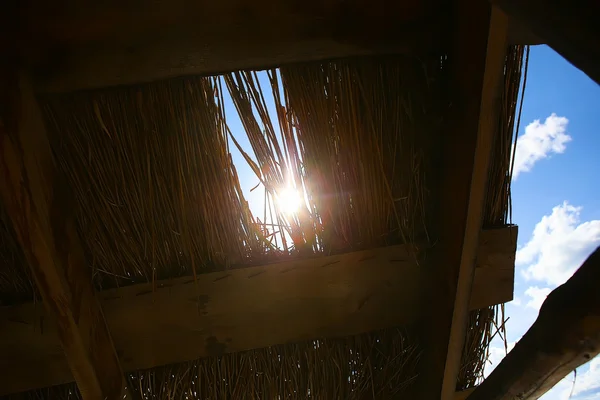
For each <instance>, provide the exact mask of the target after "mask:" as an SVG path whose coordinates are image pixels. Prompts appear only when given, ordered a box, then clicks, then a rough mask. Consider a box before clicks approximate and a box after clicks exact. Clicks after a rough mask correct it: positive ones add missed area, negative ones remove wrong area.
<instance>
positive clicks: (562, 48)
mask: <svg viewBox="0 0 600 400" xmlns="http://www.w3.org/2000/svg"><path fill="white" fill-rule="evenodd" d="M492 3H494V4H495V5H497V6H498V7H500V8H502V10H504V12H506V13H507V14H508V15H510V16H511V17H512V18H513V19H514V20H516V21H519V23H521V24H522V25H525V26H527V27H528V29H529V30H530V31H531V32H532V33H533V34H534V35H536V36H537V37H539V38H540V39H541V40H542V41H544V43H547V44H548V45H550V46H551V47H552V48H553V49H554V50H556V51H557V52H558V53H560V54H561V55H562V56H563V57H564V58H565V59H567V60H568V61H569V62H571V63H572V64H573V65H574V66H575V67H577V68H579V69H580V70H582V71H583V72H584V73H586V74H587V75H588V76H589V77H590V78H591V79H593V80H594V81H595V82H596V83H598V84H600V46H599V45H598V43H600V25H599V24H598V15H600V2H598V1H596V0H580V1H569V0H492Z"/></svg>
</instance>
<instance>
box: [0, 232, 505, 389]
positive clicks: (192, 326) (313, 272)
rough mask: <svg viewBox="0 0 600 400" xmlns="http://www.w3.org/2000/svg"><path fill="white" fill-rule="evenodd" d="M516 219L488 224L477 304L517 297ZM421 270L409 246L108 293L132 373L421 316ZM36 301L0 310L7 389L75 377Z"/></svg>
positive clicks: (0, 369) (108, 310) (2, 376)
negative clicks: (491, 227) (507, 223)
mask: <svg viewBox="0 0 600 400" xmlns="http://www.w3.org/2000/svg"><path fill="white" fill-rule="evenodd" d="M516 233H517V228H516V227H510V228H504V229H497V230H490V231H484V233H483V234H482V238H481V245H480V247H479V253H478V261H477V263H478V264H477V265H478V268H477V271H476V274H475V285H474V291H473V296H472V298H471V306H470V307H471V308H472V309H473V308H479V307H484V306H489V305H493V304H499V303H502V302H506V301H510V300H511V299H512V293H513V277H514V257H515V252H516ZM422 273H423V272H422V269H421V268H420V267H418V266H417V264H416V262H415V261H413V256H411V255H409V252H408V249H407V247H406V246H393V247H387V248H381V249H375V250H370V251H362V252H356V253H350V254H345V255H339V256H330V257H323V258H316V259H308V260H301V261H290V262H285V263H278V264H271V265H266V266H257V267H251V268H243V269H233V270H229V271H227V272H218V273H210V274H203V275H199V276H198V280H197V283H196V284H195V283H194V281H193V279H192V278H190V277H184V278H179V279H174V280H169V281H163V282H159V284H158V285H157V287H158V289H156V291H155V292H153V290H152V285H150V284H143V285H134V286H130V287H125V288H121V289H118V290H107V291H104V292H101V293H100V297H101V302H102V306H103V309H104V312H105V315H106V319H107V321H108V324H109V326H110V330H111V333H112V335H113V338H114V342H115V346H116V348H117V352H118V354H119V356H120V359H121V363H122V366H123V368H124V369H125V370H126V371H132V370H137V369H140V368H150V367H153V366H157V365H163V364H168V363H175V362H182V361H188V360H193V359H196V358H201V357H207V356H211V355H217V354H223V353H229V352H236V351H242V350H247V349H253V348H262V347H267V346H269V345H273V344H279V343H290V342H298V341H302V340H307V339H313V338H318V337H336V336H347V335H353V334H359V333H363V332H367V331H372V330H376V329H380V328H386V327H391V326H398V325H402V324H407V323H410V322H411V321H414V320H415V319H416V318H417V317H418V315H419V313H420V312H421V304H420V301H421V294H420V292H421V288H420V287H419V282H420V281H421V279H420V275H421V274H422ZM36 311H37V310H36V307H35V305H33V304H24V305H21V306H18V307H10V308H4V309H0V353H1V354H3V355H4V356H3V357H2V358H0V395H1V394H5V393H9V392H15V391H20V390H26V389H30V388H36V387H44V386H49V385H53V384H59V383H65V382H69V381H71V380H72V377H71V375H70V372H69V369H68V367H67V365H66V363H65V361H64V359H63V358H62V357H61V353H60V346H59V345H58V339H57V335H56V332H55V330H54V328H53V327H52V326H48V325H47V324H45V325H44V329H43V332H42V331H41V329H40V326H39V325H40V324H39V316H38V317H36Z"/></svg>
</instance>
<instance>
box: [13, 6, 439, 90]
mask: <svg viewBox="0 0 600 400" xmlns="http://www.w3.org/2000/svg"><path fill="white" fill-rule="evenodd" d="M432 2H433V0H419V1H407V2H391V1H387V0H369V2H367V1H366V0H356V1H353V2H336V1H320V0H307V1H297V0H259V1H240V0H220V1H202V0H200V1H195V2H190V1H187V0H157V1H152V2H149V3H148V2H140V1H139V0H120V1H114V0H109V1H102V2H89V1H85V0H84V1H74V0H65V1H62V2H61V5H60V6H58V7H57V6H56V5H49V4H48V3H47V2H46V1H42V0H24V1H23V2H22V8H23V11H22V12H21V15H22V19H23V22H22V24H21V25H22V27H23V28H22V33H21V37H23V38H26V40H25V39H24V40H23V42H22V43H21V49H22V52H23V58H24V59H26V60H27V61H28V62H29V63H30V64H31V65H32V66H34V67H35V70H36V71H37V72H38V73H37V74H36V76H37V78H38V79H37V80H36V89H38V90H39V91H45V92H64V91H73V90H78V89H88V88H98V87H106V86H115V85H123V84H134V83H143V82H150V81H155V80H159V79H167V78H173V77H178V76H183V75H213V74H218V73H223V72H229V71H233V70H239V69H254V68H267V67H273V66H278V65H283V64H288V63H294V62H304V61H316V60H323V59H331V58H340V57H353V56H364V55H374V54H388V53H407V52H408V53H413V52H417V53H420V52H422V51H429V50H430V49H431V47H432V46H433V44H434V40H435V39H436V38H437V37H439V35H438V34H436V32H437V31H438V30H439V26H440V24H439V23H438V20H437V17H436V16H431V15H430V14H431V13H430V12H429V11H427V10H428V8H427V4H428V3H432ZM431 10H435V8H431ZM426 11H427V12H426ZM438 14H439V13H438ZM425 16H427V19H424V17H425ZM134 21H135V22H134Z"/></svg>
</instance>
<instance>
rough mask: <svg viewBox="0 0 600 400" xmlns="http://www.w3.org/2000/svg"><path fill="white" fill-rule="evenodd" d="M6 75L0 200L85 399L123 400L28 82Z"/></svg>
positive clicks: (0, 143)
mask: <svg viewBox="0 0 600 400" xmlns="http://www.w3.org/2000/svg"><path fill="white" fill-rule="evenodd" d="M3 72H4V74H3V76H2V77H0V79H3V80H6V81H9V82H8V83H7V82H6V81H5V82H3V85H2V89H3V91H2V93H1V96H2V99H1V100H2V107H1V108H0V110H2V115H0V120H1V121H2V123H1V124H0V153H1V157H0V195H1V196H2V201H3V203H4V206H5V207H6V209H7V214H8V216H9V218H10V220H11V221H10V222H12V226H13V228H14V231H15V233H16V235H17V238H18V241H19V243H20V245H21V247H22V250H23V253H24V254H25V257H26V259H27V263H28V264H29V266H30V268H31V272H32V275H33V277H34V279H35V282H36V285H37V288H38V290H39V292H40V294H41V296H42V299H43V301H44V305H45V308H46V313H45V315H47V316H48V318H46V319H47V320H50V321H52V322H51V323H52V324H53V325H54V326H55V329H56V330H55V332H56V340H55V342H54V343H55V344H54V346H55V348H54V351H57V350H58V354H61V358H62V359H63V363H64V365H65V367H66V366H67V365H68V367H69V368H66V369H67V370H69V369H70V371H71V372H72V373H73V377H74V379H75V380H76V381H77V384H78V386H79V388H80V390H81V393H82V395H83V398H84V399H86V400H87V399H109V400H113V399H115V400H116V399H117V398H122V395H123V392H124V379H123V378H124V377H123V374H122V372H121V368H120V366H119V360H118V357H117V354H116V351H115V349H114V347H113V344H112V341H111V338H110V335H109V332H108V329H107V326H106V323H105V321H104V318H103V316H102V310H101V309H100V306H99V304H98V302H97V300H96V297H95V293H94V288H93V286H92V281H91V273H90V270H89V268H88V267H87V264H86V263H85V259H84V256H83V252H82V248H81V247H80V245H79V243H78V235H77V232H76V228H75V224H74V221H73V219H72V216H71V212H70V211H71V210H72V207H70V202H69V196H68V191H67V190H66V189H67V188H66V187H65V186H64V182H63V181H61V177H60V176H59V175H58V174H57V173H56V170H55V168H54V165H53V163H52V155H51V151H50V146H49V143H48V140H47V137H46V132H45V128H44V124H43V120H42V116H41V113H40V110H39V108H38V105H37V101H36V99H35V96H34V93H33V90H32V87H31V84H30V81H29V79H28V77H27V76H26V75H25V74H23V73H21V74H17V73H16V72H15V73H11V71H7V70H4V71H3ZM28 345H29V344H28ZM31 345H32V346H33V347H35V343H32V344H31ZM61 345H62V346H61ZM6 354H8V353H6ZM65 356H66V360H65ZM3 357H4V358H5V357H6V355H4V354H3ZM17 360H18V362H26V361H27V360H26V359H17ZM23 373H27V374H32V372H31V371H28V372H26V371H23ZM51 373H52V372H51Z"/></svg>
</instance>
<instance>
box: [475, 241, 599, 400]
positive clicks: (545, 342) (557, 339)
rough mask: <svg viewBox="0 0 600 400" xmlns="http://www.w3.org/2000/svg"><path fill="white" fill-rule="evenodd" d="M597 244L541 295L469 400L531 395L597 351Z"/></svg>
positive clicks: (524, 398)
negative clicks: (519, 334) (527, 324)
mask: <svg viewBox="0 0 600 400" xmlns="http://www.w3.org/2000/svg"><path fill="white" fill-rule="evenodd" d="M598 282H600V248H598V249H597V250H596V251H595V252H594V253H593V254H592V255H591V256H590V257H589V258H588V259H587V260H586V261H585V263H584V264H583V265H582V266H581V268H579V270H578V271H577V272H575V274H574V275H573V277H571V279H569V280H568V281H567V282H566V283H565V284H564V285H561V286H559V287H558V288H556V289H555V290H553V291H552V292H551V293H550V295H548V297H547V298H546V301H544V304H543V305H542V308H541V309H540V313H539V316H538V318H537V320H536V321H535V322H534V324H533V325H532V326H531V328H529V330H528V331H527V333H525V335H524V336H523V338H522V339H521V340H520V341H519V342H518V343H517V344H516V346H515V347H514V349H512V350H511V351H510V353H508V355H507V356H506V358H505V359H504V360H502V362H501V363H500V365H498V366H497V367H496V369H494V371H493V372H492V373H491V374H490V376H489V377H488V378H487V379H486V380H485V381H483V383H482V384H481V385H480V386H479V387H478V388H477V389H476V390H475V391H474V392H473V394H471V395H470V396H469V397H468V399H469V400H512V399H521V400H529V399H531V400H533V399H538V398H540V397H541V396H542V395H543V394H544V393H546V392H547V391H548V390H550V389H551V388H552V387H553V386H554V385H556V384H557V383H558V382H560V380H562V379H563V378H564V377H565V376H567V374H569V373H570V372H571V371H573V370H574V369H575V368H577V367H579V366H580V365H582V364H585V363H586V362H588V361H589V360H591V359H592V358H594V357H595V356H596V355H598V354H600V290H598Z"/></svg>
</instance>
